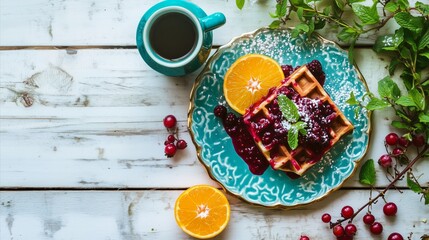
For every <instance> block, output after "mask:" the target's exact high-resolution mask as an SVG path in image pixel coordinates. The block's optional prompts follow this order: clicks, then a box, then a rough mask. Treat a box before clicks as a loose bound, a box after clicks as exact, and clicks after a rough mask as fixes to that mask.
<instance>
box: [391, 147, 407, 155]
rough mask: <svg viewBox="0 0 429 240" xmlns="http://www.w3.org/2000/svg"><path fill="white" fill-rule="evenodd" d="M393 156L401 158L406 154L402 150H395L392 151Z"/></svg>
mask: <svg viewBox="0 0 429 240" xmlns="http://www.w3.org/2000/svg"><path fill="white" fill-rule="evenodd" d="M392 154H393V156H399V155H402V154H404V150H403V149H402V148H395V149H393V151H392Z"/></svg>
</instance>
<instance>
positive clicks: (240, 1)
mask: <svg viewBox="0 0 429 240" xmlns="http://www.w3.org/2000/svg"><path fill="white" fill-rule="evenodd" d="M244 2H245V0H235V5H237V7H238V9H240V10H241V9H243V6H244Z"/></svg>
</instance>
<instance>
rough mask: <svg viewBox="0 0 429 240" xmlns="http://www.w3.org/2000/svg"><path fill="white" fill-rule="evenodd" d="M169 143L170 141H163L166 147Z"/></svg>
mask: <svg viewBox="0 0 429 240" xmlns="http://www.w3.org/2000/svg"><path fill="white" fill-rule="evenodd" d="M170 143H172V142H170V141H168V140H165V142H164V145H168V144H170Z"/></svg>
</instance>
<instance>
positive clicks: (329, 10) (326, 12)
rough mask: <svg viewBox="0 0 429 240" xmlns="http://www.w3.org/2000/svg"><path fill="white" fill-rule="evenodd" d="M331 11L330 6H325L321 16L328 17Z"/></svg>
mask: <svg viewBox="0 0 429 240" xmlns="http://www.w3.org/2000/svg"><path fill="white" fill-rule="evenodd" d="M331 11H332V7H331V6H327V7H325V8H324V9H323V14H324V15H326V16H329V15H330V14H331Z"/></svg>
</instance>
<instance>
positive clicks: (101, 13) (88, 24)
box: [0, 0, 415, 46]
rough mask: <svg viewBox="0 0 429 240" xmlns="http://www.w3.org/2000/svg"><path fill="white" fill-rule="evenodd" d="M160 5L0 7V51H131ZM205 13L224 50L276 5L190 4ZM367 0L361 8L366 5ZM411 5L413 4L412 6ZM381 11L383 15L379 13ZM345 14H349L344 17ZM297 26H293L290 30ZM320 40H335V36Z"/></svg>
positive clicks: (367, 40) (219, 0)
mask: <svg viewBox="0 0 429 240" xmlns="http://www.w3.org/2000/svg"><path fill="white" fill-rule="evenodd" d="M157 2H159V1H158V0H145V1H138V0H132V1H123V0H106V1H85V0H77V1H50V0H34V1H31V2H23V1H13V0H3V1H1V2H0V9H1V10H0V46H88V45H93V46H106V45H107V46H135V45H136V43H135V32H136V28H137V25H138V22H139V21H140V18H141V17H142V15H143V14H144V12H146V11H147V10H148V9H149V8H150V7H151V6H152V5H154V4H155V3H157ZM191 2H194V3H197V4H198V5H199V6H200V7H201V8H202V9H204V10H205V11H206V13H207V14H211V13H214V12H222V13H224V14H225V16H226V19H227V22H226V24H225V25H224V26H223V27H221V28H219V29H216V30H215V31H214V42H213V43H214V45H223V44H225V43H227V42H229V41H230V40H231V38H232V37H234V36H239V35H241V34H242V33H245V32H250V31H254V30H256V29H258V28H260V27H263V26H268V25H269V24H270V23H271V22H272V21H273V19H272V18H271V17H270V16H269V13H270V12H274V10H275V4H276V1H274V0H259V1H246V6H245V7H244V9H243V10H242V11H240V10H239V9H238V8H237V7H236V6H235V1H228V0H216V1H211V0H204V1H202V0H199V1H196V0H193V1H191ZM371 2H372V1H369V0H367V1H366V2H365V4H367V5H370V4H371ZM411 2H415V1H411ZM380 11H381V10H380ZM346 15H347V13H346ZM294 23H296V21H292V22H291V24H288V25H290V26H292V25H293V24H294ZM394 26H396V25H395V23H394V22H393V21H392V22H391V23H389V24H388V26H387V27H385V28H383V29H382V30H381V31H380V32H378V33H376V34H371V35H368V36H364V37H363V38H362V39H360V40H359V42H358V45H370V44H372V43H374V41H375V39H376V37H377V34H383V33H386V32H390V31H391V30H392V29H394V28H393V27H394ZM321 33H322V35H324V36H326V37H327V38H329V39H336V38H335V32H334V31H332V30H324V31H322V32H321Z"/></svg>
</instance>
